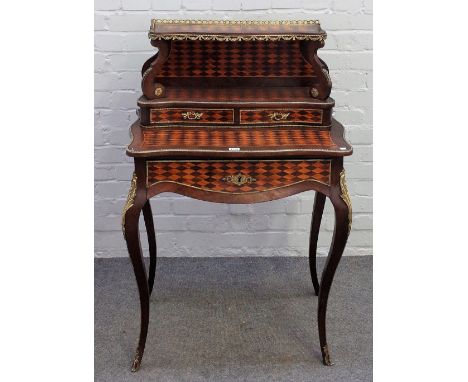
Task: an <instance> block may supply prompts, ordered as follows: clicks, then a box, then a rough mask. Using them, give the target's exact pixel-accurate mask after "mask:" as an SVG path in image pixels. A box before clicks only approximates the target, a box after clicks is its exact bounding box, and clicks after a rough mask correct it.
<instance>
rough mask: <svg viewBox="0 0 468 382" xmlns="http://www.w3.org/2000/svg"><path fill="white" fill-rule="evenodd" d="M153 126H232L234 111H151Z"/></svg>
mask: <svg viewBox="0 0 468 382" xmlns="http://www.w3.org/2000/svg"><path fill="white" fill-rule="evenodd" d="M150 123H151V124H167V123H177V124H181V123H182V124H184V123H187V124H197V123H216V124H225V125H232V124H233V123H234V110H233V109H176V108H167V109H160V108H158V109H150Z"/></svg>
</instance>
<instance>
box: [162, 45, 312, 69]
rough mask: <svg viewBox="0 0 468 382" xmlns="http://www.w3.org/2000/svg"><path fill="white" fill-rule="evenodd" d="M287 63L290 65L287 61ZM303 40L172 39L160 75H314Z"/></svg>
mask: <svg viewBox="0 0 468 382" xmlns="http://www.w3.org/2000/svg"><path fill="white" fill-rule="evenodd" d="M284 63H286V64H284ZM313 75H314V71H313V68H312V66H311V65H309V64H308V63H307V62H306V61H305V60H304V59H303V58H302V56H301V54H300V49H299V41H242V42H239V41H237V42H236V41H233V42H221V41H172V43H171V53H170V55H169V58H168V60H167V61H166V62H165V64H164V66H163V67H162V70H161V72H160V73H158V76H160V77H192V78H193V77H212V78H213V77H311V76H313Z"/></svg>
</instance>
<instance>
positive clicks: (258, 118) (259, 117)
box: [240, 109, 323, 125]
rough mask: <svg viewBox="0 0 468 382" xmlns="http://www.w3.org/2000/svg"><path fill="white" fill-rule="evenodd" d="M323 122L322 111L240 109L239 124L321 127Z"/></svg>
mask: <svg viewBox="0 0 468 382" xmlns="http://www.w3.org/2000/svg"><path fill="white" fill-rule="evenodd" d="M322 122H323V110H322V109H251V110H246V109H241V110H240V124H241V125H246V124H249V125H252V124H257V123H267V124H270V123H272V124H275V125H278V123H306V124H316V125H321V124H322Z"/></svg>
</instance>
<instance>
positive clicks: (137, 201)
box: [122, 173, 149, 371]
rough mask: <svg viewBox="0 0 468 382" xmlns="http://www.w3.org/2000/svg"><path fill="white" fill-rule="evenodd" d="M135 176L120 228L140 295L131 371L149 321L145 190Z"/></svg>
mask: <svg viewBox="0 0 468 382" xmlns="http://www.w3.org/2000/svg"><path fill="white" fill-rule="evenodd" d="M137 182H138V180H137V176H136V174H135V173H134V174H133V178H132V183H131V187H130V191H129V194H128V198H127V203H126V204H125V207H124V210H123V214H122V229H123V234H124V237H125V240H126V242H127V248H128V253H129V255H130V259H131V261H132V265H133V270H134V272H135V277H136V281H137V285H138V293H139V295H140V309H141V317H140V318H141V322H140V338H139V341H138V347H137V350H136V354H135V358H134V361H133V364H132V371H137V370H138V368H139V367H140V364H141V359H142V358H143V352H144V350H145V343H146V336H147V334H148V322H149V289H148V279H147V277H146V270H145V263H144V261H143V253H142V250H141V245H140V236H139V229H138V221H139V218H140V213H141V210H142V208H143V205H144V204H145V202H146V191H145V190H142V189H140V188H138V187H137Z"/></svg>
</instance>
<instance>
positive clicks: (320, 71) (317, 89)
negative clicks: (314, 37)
mask: <svg viewBox="0 0 468 382" xmlns="http://www.w3.org/2000/svg"><path fill="white" fill-rule="evenodd" d="M323 46H324V42H323V41H318V42H317V41H301V52H302V56H303V57H304V59H305V60H306V61H307V63H309V64H310V65H311V66H312V67H313V69H314V72H315V74H316V76H317V77H316V78H317V82H316V83H314V84H313V85H312V86H311V88H310V95H311V96H312V97H313V98H317V99H321V100H325V99H327V98H328V96H329V95H330V92H331V88H332V82H331V78H330V75H329V74H328V67H327V65H324V62H323V60H321V59H320V58H319V57H318V56H317V50H318V49H319V48H321V47H323Z"/></svg>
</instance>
